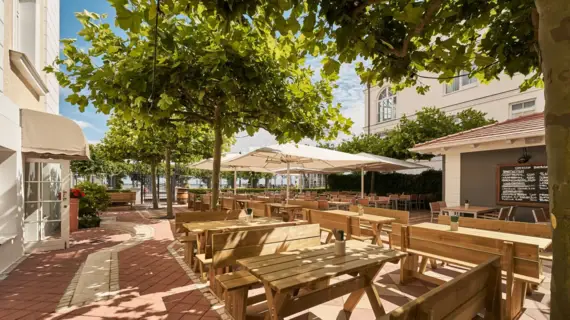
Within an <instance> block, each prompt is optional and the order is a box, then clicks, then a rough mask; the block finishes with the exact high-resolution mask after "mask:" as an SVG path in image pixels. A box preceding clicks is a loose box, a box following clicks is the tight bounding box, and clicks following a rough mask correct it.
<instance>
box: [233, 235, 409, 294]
mask: <svg viewBox="0 0 570 320" xmlns="http://www.w3.org/2000/svg"><path fill="white" fill-rule="evenodd" d="M405 255H406V254H405V253H403V252H400V251H396V250H392V249H384V248H381V247H379V246H377V245H373V244H368V243H364V242H361V241H356V240H348V241H346V255H345V256H339V257H337V256H335V254H334V243H331V244H325V245H321V246H316V247H310V248H305V249H302V250H296V251H286V252H281V253H276V254H270V255H265V256H259V257H252V258H246V259H241V260H238V261H237V263H238V264H240V265H241V266H243V267H244V268H246V269H247V270H248V271H249V272H251V273H252V274H253V275H254V276H256V277H257V278H258V279H260V280H261V281H264V282H268V283H269V285H270V286H271V287H272V288H273V289H275V290H277V291H282V290H287V289H292V288H298V287H304V286H307V285H309V284H311V283H314V282H316V281H320V280H325V279H329V278H333V277H336V276H338V275H342V274H347V273H350V272H353V271H359V270H363V269H368V268H370V267H373V266H378V265H381V264H383V263H386V262H390V261H398V260H399V259H400V258H401V257H403V256H405Z"/></svg>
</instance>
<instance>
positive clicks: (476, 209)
mask: <svg viewBox="0 0 570 320" xmlns="http://www.w3.org/2000/svg"><path fill="white" fill-rule="evenodd" d="M440 210H441V212H448V213H449V214H456V213H459V214H460V215H461V214H462V213H468V214H471V215H473V217H474V218H475V219H477V215H478V214H482V213H489V212H495V211H497V208H496V207H481V206H471V205H470V206H469V208H465V206H464V205H463V206H456V207H446V208H441V209H440Z"/></svg>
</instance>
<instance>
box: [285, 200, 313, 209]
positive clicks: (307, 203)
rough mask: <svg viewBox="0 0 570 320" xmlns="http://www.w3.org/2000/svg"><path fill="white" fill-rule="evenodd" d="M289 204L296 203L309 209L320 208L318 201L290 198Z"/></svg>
mask: <svg viewBox="0 0 570 320" xmlns="http://www.w3.org/2000/svg"><path fill="white" fill-rule="evenodd" d="M289 204H294V205H298V206H301V207H302V208H307V209H315V210H318V209H319V202H318V201H306V200H289Z"/></svg>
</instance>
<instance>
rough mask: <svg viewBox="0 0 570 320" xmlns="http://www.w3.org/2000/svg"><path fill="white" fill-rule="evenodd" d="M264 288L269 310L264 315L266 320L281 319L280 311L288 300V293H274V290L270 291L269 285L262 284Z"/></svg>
mask: <svg viewBox="0 0 570 320" xmlns="http://www.w3.org/2000/svg"><path fill="white" fill-rule="evenodd" d="M263 286H264V287H265V296H266V297H267V307H268V308H269V312H267V314H266V315H265V319H266V320H278V319H283V318H284V317H283V316H280V313H281V310H282V309H283V305H284V304H285V302H286V301H287V299H288V298H289V295H290V293H289V291H283V292H276V291H275V290H273V289H271V287H270V286H269V284H268V283H267V282H265V283H264V284H263Z"/></svg>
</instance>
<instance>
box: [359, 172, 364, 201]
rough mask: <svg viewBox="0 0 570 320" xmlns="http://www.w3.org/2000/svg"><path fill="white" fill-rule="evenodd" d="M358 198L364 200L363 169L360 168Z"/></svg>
mask: <svg viewBox="0 0 570 320" xmlns="http://www.w3.org/2000/svg"><path fill="white" fill-rule="evenodd" d="M360 198H362V199H364V167H362V168H360Z"/></svg>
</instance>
